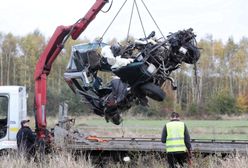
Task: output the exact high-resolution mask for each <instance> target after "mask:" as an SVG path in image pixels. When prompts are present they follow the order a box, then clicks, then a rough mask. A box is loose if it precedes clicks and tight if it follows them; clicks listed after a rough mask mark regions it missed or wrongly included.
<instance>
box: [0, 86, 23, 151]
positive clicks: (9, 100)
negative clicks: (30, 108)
mask: <svg viewBox="0 0 248 168" xmlns="http://www.w3.org/2000/svg"><path fill="white" fill-rule="evenodd" d="M26 117H27V93H26V88H25V87H24V86H0V151H2V150H16V149H17V144H16V133H17V132H18V130H19V128H20V122H21V121H22V120H23V119H24V118H26Z"/></svg>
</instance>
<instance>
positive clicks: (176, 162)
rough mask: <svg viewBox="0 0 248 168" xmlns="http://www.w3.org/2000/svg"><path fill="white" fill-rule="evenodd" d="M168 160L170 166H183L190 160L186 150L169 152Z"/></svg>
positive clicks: (174, 167)
mask: <svg viewBox="0 0 248 168" xmlns="http://www.w3.org/2000/svg"><path fill="white" fill-rule="evenodd" d="M167 160H168V163H169V167H170V168H176V167H178V166H180V167H183V165H184V164H185V163H187V161H188V154H187V153H186V152H172V153H167Z"/></svg>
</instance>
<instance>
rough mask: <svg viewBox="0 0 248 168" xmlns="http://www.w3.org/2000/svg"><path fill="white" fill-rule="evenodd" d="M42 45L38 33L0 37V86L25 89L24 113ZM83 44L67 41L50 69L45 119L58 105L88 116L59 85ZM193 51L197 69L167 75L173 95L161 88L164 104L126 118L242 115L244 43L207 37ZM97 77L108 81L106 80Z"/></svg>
mask: <svg viewBox="0 0 248 168" xmlns="http://www.w3.org/2000/svg"><path fill="white" fill-rule="evenodd" d="M114 40H115V39H113V40H112V41H114ZM47 42H48V39H46V38H45V36H44V35H43V34H42V33H40V31H39V30H35V31H34V32H32V33H30V34H27V35H25V36H15V35H13V34H12V33H8V34H3V33H0V85H23V86H26V87H27V88H28V90H29V91H28V93H29V97H28V110H29V113H32V111H33V110H32V109H33V102H34V101H33V98H34V95H33V94H34V79H33V76H34V70H35V66H36V63H37V60H38V58H39V56H40V54H41V53H42V51H43V50H44V48H45V46H46V44H47ZM84 42H89V40H88V39H81V40H76V41H73V40H68V41H67V43H66V44H65V47H64V49H63V51H62V52H61V53H60V55H59V56H58V57H57V59H56V60H55V62H54V64H53V66H52V70H51V73H50V75H49V76H48V79H47V89H48V91H47V97H48V101H47V113H48V114H50V115H55V114H57V112H58V107H59V104H60V103H61V102H67V103H68V105H69V111H70V112H73V113H74V114H82V113H89V108H88V107H87V106H85V103H83V102H82V101H81V100H80V98H79V97H77V96H75V95H74V94H73V92H72V91H71V90H70V89H69V87H68V86H67V84H66V83H65V82H64V79H63V73H64V72H65V70H66V66H67V63H68V61H69V58H70V52H71V46H72V45H74V44H79V43H84ZM110 42H111V41H110ZM198 46H199V47H200V48H201V58H200V59H199V61H198V62H197V64H196V65H195V66H194V65H187V64H183V65H182V67H181V69H179V70H176V71H175V72H173V74H172V76H173V77H174V79H175V80H176V82H177V90H176V91H173V90H172V89H171V88H170V86H169V84H168V83H165V84H164V85H163V89H164V90H165V91H166V96H167V97H166V100H165V101H163V102H160V103H159V102H155V101H152V100H151V103H150V107H149V108H144V107H139V106H137V107H134V108H132V109H131V110H130V113H134V114H136V113H143V114H146V115H156V116H164V115H166V114H167V113H168V112H170V111H173V110H174V111H179V112H182V113H184V114H186V115H190V116H192V115H193V116H194V115H198V116H202V115H213V114H242V113H247V112H248V83H247V82H246V81H247V77H248V73H247V71H248V69H247V63H248V38H247V37H243V38H242V39H241V40H240V41H239V42H235V41H234V40H233V38H231V37H230V38H229V39H228V41H226V42H223V41H222V40H216V39H213V37H212V36H211V35H208V36H206V37H205V38H203V39H200V40H199V41H198ZM101 75H102V76H103V77H104V78H105V79H110V75H109V74H105V73H102V74H101Z"/></svg>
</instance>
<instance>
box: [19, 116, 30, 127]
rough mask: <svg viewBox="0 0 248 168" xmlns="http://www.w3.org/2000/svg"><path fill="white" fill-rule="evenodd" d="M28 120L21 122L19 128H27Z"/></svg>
mask: <svg viewBox="0 0 248 168" xmlns="http://www.w3.org/2000/svg"><path fill="white" fill-rule="evenodd" d="M29 121H30V120H29V118H25V119H24V120H22V121H21V126H22V127H25V126H26V127H27V126H28V123H29Z"/></svg>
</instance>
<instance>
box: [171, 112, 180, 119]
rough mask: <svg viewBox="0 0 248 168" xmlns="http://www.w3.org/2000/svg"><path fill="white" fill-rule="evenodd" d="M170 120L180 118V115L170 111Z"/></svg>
mask: <svg viewBox="0 0 248 168" xmlns="http://www.w3.org/2000/svg"><path fill="white" fill-rule="evenodd" d="M170 120H180V116H179V114H178V113H177V112H172V113H171V116H170Z"/></svg>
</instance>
